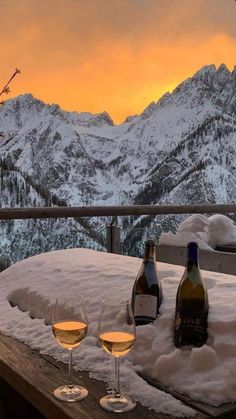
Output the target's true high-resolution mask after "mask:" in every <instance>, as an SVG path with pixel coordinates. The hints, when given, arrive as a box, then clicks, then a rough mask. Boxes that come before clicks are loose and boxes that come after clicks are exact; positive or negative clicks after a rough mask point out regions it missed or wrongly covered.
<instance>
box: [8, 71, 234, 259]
mask: <svg viewBox="0 0 236 419" xmlns="http://www.w3.org/2000/svg"><path fill="white" fill-rule="evenodd" d="M0 133H1V135H2V136H1V137H0V142H1V147H0V150H1V154H0V158H1V179H2V184H1V206H14V205H16V206H17V205H21V206H23V205H26V201H27V205H29V206H31V205H46V204H47V205H51V204H53V205H58V204H59V205H60V204H62V205H64V204H65V205H122V204H124V205H129V204H155V203H173V204H174V203H179V204H184V203H207V202H217V203H220V202H234V201H235V197H236V187H235V184H236V183H235V180H236V159H235V156H234V154H235V151H234V150H235V143H236V67H235V68H234V70H233V71H232V72H230V71H229V70H228V69H227V67H226V66H225V65H224V64H222V65H221V66H220V67H219V68H218V69H217V68H216V67H215V66H214V65H210V66H205V67H203V68H202V69H201V70H199V71H198V72H197V73H196V74H195V75H194V76H193V77H190V78H188V79H187V80H185V81H184V82H183V83H181V84H180V85H179V86H178V87H177V88H176V89H175V90H174V91H173V92H172V93H171V94H170V93H166V94H165V95H164V96H163V97H162V98H161V99H160V100H158V101H157V102H156V103H155V102H153V103H151V104H150V105H149V106H148V107H147V108H146V109H145V110H144V111H143V112H142V113H141V115H138V116H133V117H130V118H127V119H126V121H125V122H123V123H122V124H120V125H115V124H114V123H113V122H112V120H111V118H110V116H109V115H108V114H107V113H106V112H103V113H100V114H97V115H92V114H90V113H85V112H83V113H77V112H66V111H63V110H62V109H61V108H60V107H59V106H58V105H46V104H44V103H43V102H42V101H40V100H38V99H35V98H33V96H32V95H22V96H18V97H17V98H14V99H12V100H9V101H7V102H6V103H5V104H4V105H3V106H2V107H1V108H0ZM9 173H11V178H12V177H14V176H15V180H14V181H12V182H13V183H14V182H15V185H18V186H15V189H14V188H13V189H12V186H10V184H8V183H7V181H5V180H4V179H7V178H8V180H9ZM22 179H23V181H22ZM4 182H5V183H4ZM22 182H23V184H25V189H23V190H21V193H20V192H18V200H17V199H16V196H17V194H16V191H17V188H18V189H19V185H20V184H21V183H22ZM24 182H25V183H24ZM3 185H5V186H3ZM6 185H7V186H6ZM26 185H28V186H26ZM29 185H30V186H29ZM27 188H28V192H27V193H26V189H27ZM40 190H41V192H40ZM22 194H23V196H26V195H27V197H28V198H27V200H26V199H25V198H23V197H20V196H21V195H22ZM168 220H170V221H168ZM176 220H177V219H176V217H175V218H174V219H173V217H165V218H164V217H158V220H157V219H152V218H150V217H141V218H140V219H135V220H134V219H132V220H131V219H121V220H120V222H121V224H122V225H123V227H125V228H126V229H127V228H128V229H129V233H126V234H124V243H125V246H126V248H128V249H129V252H133V253H137V248H136V246H134V244H135V242H138V246H139V245H141V242H142V241H143V239H144V238H145V237H146V236H149V235H150V234H153V235H154V234H156V235H157V236H158V235H159V234H160V232H161V231H162V230H163V229H165V228H169V227H170V228H172V229H175V228H176V225H177V221H176ZM90 222H91V224H89V229H90V230H91V231H92V230H94V231H95V230H96V229H97V228H98V229H100V228H101V222H100V221H99V220H98V219H96V220H90ZM15 223H16V222H15ZM134 225H135V226H136V227H139V228H140V226H141V227H142V226H143V225H144V227H146V231H145V232H144V231H142V229H141V230H140V231H142V233H140V234H139V237H138V238H137V236H136V237H135V238H134V234H133V233H134V231H133V226H134ZM147 227H148V231H149V233H147ZM52 228H53V227H52ZM142 228H143V227H142ZM69 235H70V234H69ZM86 237H87V233H86V232H85V238H84V240H85V239H86ZM89 237H90V236H89ZM78 240H80V239H79V238H78ZM89 240H90V241H91V240H93V239H92V238H91V237H90V239H89ZM102 243H103V239H102V238H101V240H100V246H102ZM67 244H68V243H67ZM76 244H77V243H76V242H73V245H76ZM56 246H57V245H56V243H55V244H54V247H56ZM94 246H95V247H96V246H97V242H94ZM134 248H135V249H136V250H133V249H134ZM6 253H7V254H8V253H9V252H7V251H6Z"/></svg>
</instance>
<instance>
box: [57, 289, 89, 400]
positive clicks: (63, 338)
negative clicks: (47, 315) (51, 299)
mask: <svg viewBox="0 0 236 419" xmlns="http://www.w3.org/2000/svg"><path fill="white" fill-rule="evenodd" d="M87 329H88V319H87V315H86V312H85V308H84V304H83V300H82V298H81V297H77V298H76V300H75V299H74V298H73V297H69V298H67V297H62V298H57V300H56V303H55V307H54V310H53V319H52V331H53V334H54V336H55V338H56V340H57V342H58V343H59V345H61V346H63V347H64V348H66V349H67V350H68V353H69V376H68V384H66V385H63V386H60V387H58V388H57V389H56V390H54V393H53V394H54V396H55V397H56V398H58V399H60V400H63V401H67V402H75V401H78V400H82V399H84V398H85V397H86V396H87V395H88V391H87V390H86V389H85V388H84V387H82V386H79V385H75V384H73V382H72V378H71V377H72V351H73V349H74V348H77V347H78V346H79V345H80V343H81V341H82V340H83V339H84V338H85V337H86V334H87Z"/></svg>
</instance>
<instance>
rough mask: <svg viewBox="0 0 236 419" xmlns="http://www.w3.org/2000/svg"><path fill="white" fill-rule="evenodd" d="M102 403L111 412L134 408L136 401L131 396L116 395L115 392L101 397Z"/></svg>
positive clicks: (126, 410) (127, 410)
mask: <svg viewBox="0 0 236 419" xmlns="http://www.w3.org/2000/svg"><path fill="white" fill-rule="evenodd" d="M100 405H101V406H102V407H103V409H105V410H108V411H109V412H115V413H122V412H129V411H130V410H133V409H134V408H135V406H136V403H135V402H133V400H131V398H130V397H129V396H121V397H115V396H114V395H113V394H112V395H108V396H104V397H102V398H101V399H100Z"/></svg>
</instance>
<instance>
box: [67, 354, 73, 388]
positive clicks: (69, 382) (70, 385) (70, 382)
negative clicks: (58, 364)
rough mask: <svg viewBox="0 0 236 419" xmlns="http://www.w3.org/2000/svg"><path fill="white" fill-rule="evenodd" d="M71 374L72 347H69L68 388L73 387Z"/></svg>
mask: <svg viewBox="0 0 236 419" xmlns="http://www.w3.org/2000/svg"><path fill="white" fill-rule="evenodd" d="M71 375H72V349H69V374H68V387H69V388H72V387H73V383H72V380H71Z"/></svg>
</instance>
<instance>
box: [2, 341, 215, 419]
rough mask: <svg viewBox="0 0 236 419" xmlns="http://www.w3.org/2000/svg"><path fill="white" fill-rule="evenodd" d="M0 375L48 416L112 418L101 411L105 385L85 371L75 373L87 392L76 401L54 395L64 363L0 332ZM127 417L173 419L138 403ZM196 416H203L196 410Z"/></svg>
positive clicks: (64, 377) (56, 418)
mask: <svg viewBox="0 0 236 419" xmlns="http://www.w3.org/2000/svg"><path fill="white" fill-rule="evenodd" d="M0 376H1V377H2V378H3V379H4V380H6V381H7V383H8V384H9V385H10V386H11V387H13V388H14V389H15V390H16V391H17V392H18V393H19V394H21V395H22V396H23V397H24V398H25V399H26V400H27V401H28V402H29V403H31V404H32V405H33V406H34V407H35V408H36V409H38V411H39V412H41V414H42V415H44V416H45V418H48V419H75V418H77V419H95V418H96V419H111V418H113V419H114V414H112V413H109V412H106V411H104V410H103V409H102V408H101V407H100V405H99V399H100V398H101V397H102V396H103V395H104V394H106V390H105V385H104V384H103V383H101V382H99V381H95V380H92V379H90V378H89V376H88V374H87V373H84V372H80V373H79V374H75V380H74V381H75V383H80V384H81V385H84V386H85V387H86V388H87V389H88V391H89V395H88V397H87V398H86V399H84V400H82V401H80V402H78V403H72V404H71V403H70V404H69V403H65V402H60V401H59V400H57V399H55V398H54V396H53V394H52V392H53V390H54V389H55V388H56V387H57V386H59V385H62V384H63V383H66V382H67V366H66V365H64V364H61V363H57V362H56V361H55V360H53V359H52V358H50V357H41V356H39V354H38V353H37V352H35V351H32V350H31V349H30V348H29V347H28V346H26V345H25V344H23V343H21V342H18V341H16V340H15V339H13V338H11V337H7V336H4V335H0ZM122 416H124V417H125V418H127V419H136V418H139V419H154V418H155V419H173V418H172V417H171V416H169V415H164V414H158V413H156V412H154V411H152V410H149V409H146V408H144V407H142V406H140V405H138V406H137V408H136V409H135V410H134V411H133V412H129V413H126V414H125V415H122ZM194 417H195V419H206V418H208V416H207V415H205V414H202V413H197V414H196V416H194Z"/></svg>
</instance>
